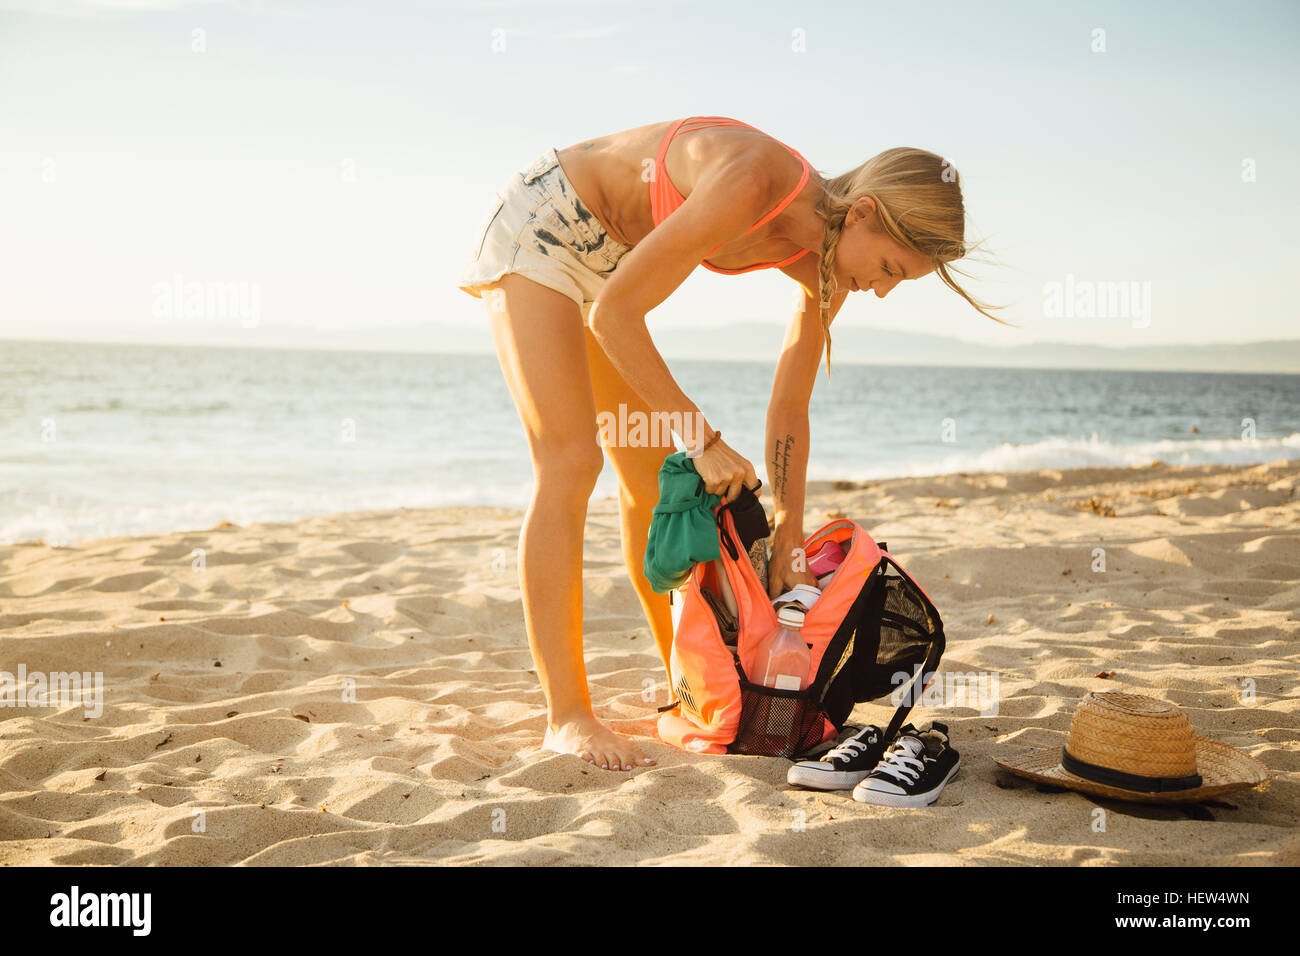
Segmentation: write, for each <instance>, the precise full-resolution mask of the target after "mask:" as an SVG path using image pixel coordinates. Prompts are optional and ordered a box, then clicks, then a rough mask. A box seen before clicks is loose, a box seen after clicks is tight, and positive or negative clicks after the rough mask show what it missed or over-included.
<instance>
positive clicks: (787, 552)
mask: <svg viewBox="0 0 1300 956" xmlns="http://www.w3.org/2000/svg"><path fill="white" fill-rule="evenodd" d="M802 547H803V535H802V533H800V532H798V531H795V532H790V531H787V530H784V529H782V528H777V529H776V530H775V531H774V532H773V533H772V556H771V558H770V559H769V560H768V563H767V594H768V597H773V598H775V597H780V596H781V595H782V594H784V593H785V592H786V591H788V590H790V589H791V588H792V587H794V586H795V585H796V584H810V585H812V586H813V587H817V578H816V577H815V576H814V575H813V573H812V572H811V571H808V570H803V571H796V570H795V567H794V565H795V557H796V555H795V549H797V548H802ZM800 563H802V564H803V565H804V567H805V568H807V560H806V559H805V560H804V561H802V562H800Z"/></svg>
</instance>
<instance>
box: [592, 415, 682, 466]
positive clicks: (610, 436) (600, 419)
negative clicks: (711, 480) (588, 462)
mask: <svg viewBox="0 0 1300 956" xmlns="http://www.w3.org/2000/svg"><path fill="white" fill-rule="evenodd" d="M596 426H597V427H598V428H599V429H600V440H601V443H602V444H604V445H605V446H606V447H612V448H671V447H672V445H673V434H674V433H675V434H677V435H678V436H679V437H680V438H681V440H682V444H683V445H685V446H686V448H687V449H688V450H687V452H686V455H687V457H688V458H696V457H698V455H699V452H698V448H699V446H700V445H701V444H702V441H701V439H703V437H704V434H705V431H706V428H705V424H704V414H703V413H702V412H690V413H683V412H643V411H641V410H640V409H635V410H633V411H631V412H629V411H628V410H627V404H626V403H625V402H619V404H618V412H617V413H614V412H612V411H603V412H600V413H599V414H597V415H596Z"/></svg>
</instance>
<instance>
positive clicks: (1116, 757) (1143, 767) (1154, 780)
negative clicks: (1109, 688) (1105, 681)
mask: <svg viewBox="0 0 1300 956" xmlns="http://www.w3.org/2000/svg"><path fill="white" fill-rule="evenodd" d="M993 759H994V760H995V761H996V762H997V763H998V765H999V766H1001V767H1003V768H1004V769H1006V770H1010V771H1011V772H1012V773H1014V774H1018V775H1019V776H1022V777H1028V778H1029V779H1030V780H1037V781H1039V782H1040V783H1046V784H1050V785H1052V786H1057V787H1064V788H1066V789H1069V790H1081V791H1083V792H1084V793H1091V794H1095V795H1097V796H1099V797H1111V798H1114V799H1116V800H1135V801H1138V802H1140V803H1171V802H1190V801H1196V800H1206V799H1209V798H1210V797H1214V796H1217V795H1219V794H1221V793H1228V792H1230V791H1232V790H1241V789H1244V788H1246V787H1253V786H1256V785H1257V784H1260V783H1263V782H1264V780H1266V779H1267V778H1268V773H1267V771H1266V770H1265V769H1264V765H1263V764H1261V763H1260V762H1259V761H1258V760H1256V759H1255V758H1254V757H1251V756H1250V755H1249V754H1245V753H1243V752H1241V751H1240V750H1237V749H1236V748H1235V747H1229V746H1228V745H1227V744H1223V743H1219V742H1218V741H1217V740H1211V739H1210V738H1208V737H1197V736H1196V735H1195V734H1193V733H1192V725H1191V724H1190V723H1189V722H1188V720H1187V715H1186V714H1184V713H1183V712H1182V711H1181V710H1180V709H1179V708H1178V707H1177V706H1175V705H1174V704H1170V703H1167V702H1165V701H1163V700H1156V699H1155V698H1153V697H1142V696H1140V695H1138V694H1117V693H1103V694H1097V693H1092V694H1088V695H1087V696H1085V697H1084V698H1083V700H1082V701H1080V702H1079V707H1078V709H1077V710H1076V711H1075V712H1074V718H1073V719H1072V720H1071V721H1070V734H1069V736H1068V737H1067V738H1066V741H1065V748H1064V750H1060V749H1057V748H1055V747H1051V748H1048V749H1046V750H1030V751H1024V750H1022V751H1020V752H1019V753H1015V752H1011V751H1008V750H1006V749H1005V748H999V752H998V753H997V754H995V756H994V757H993Z"/></svg>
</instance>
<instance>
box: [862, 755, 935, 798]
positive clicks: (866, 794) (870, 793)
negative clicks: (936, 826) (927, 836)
mask: <svg viewBox="0 0 1300 956" xmlns="http://www.w3.org/2000/svg"><path fill="white" fill-rule="evenodd" d="M960 769H961V760H960V759H959V760H958V761H957V762H956V763H955V764H953V765H952V769H951V770H949V771H948V776H946V777H944V778H943V779H942V780H940V781H939V782H938V784H936V785H935V786H934V788H933V789H931V790H927V791H926V792H925V793H910V794H909V793H885V792H884V791H881V790H868V789H867V788H866V787H862V786H857V787H854V788H853V799H854V801H855V802H857V803H869V804H871V805H872V806H876V807H928V806H930V804H932V803H934V802H935V801H936V800H938V799H939V796H940V794H942V793H943V788H944V787H946V786H948V783H949V781H951V780H952V778H953V777H955V776H957V771H958V770H960ZM864 782H865V781H864Z"/></svg>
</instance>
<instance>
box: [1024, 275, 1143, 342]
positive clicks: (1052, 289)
mask: <svg viewBox="0 0 1300 956" xmlns="http://www.w3.org/2000/svg"><path fill="white" fill-rule="evenodd" d="M1043 315H1044V317H1046V318H1049V319H1128V320H1130V322H1131V323H1132V326H1133V328H1135V329H1145V328H1147V327H1148V326H1149V325H1151V283H1150V282H1149V281H1147V282H1138V281H1135V280H1129V281H1119V282H1113V281H1103V280H1093V279H1076V278H1075V277H1074V274H1073V273H1068V272H1067V273H1066V275H1065V281H1064V282H1059V281H1056V280H1053V281H1051V282H1046V283H1044V284H1043Z"/></svg>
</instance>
